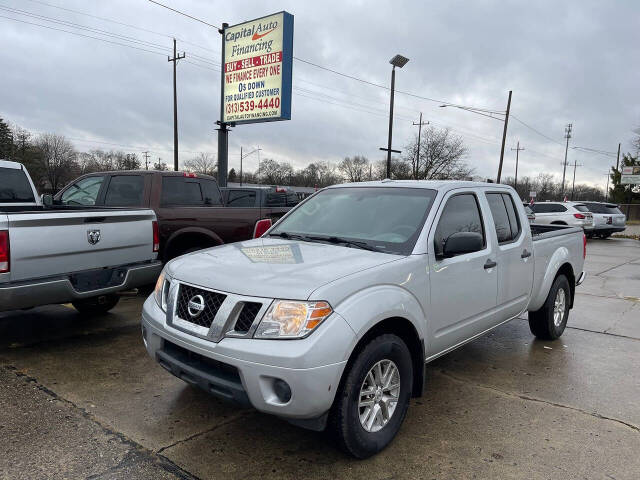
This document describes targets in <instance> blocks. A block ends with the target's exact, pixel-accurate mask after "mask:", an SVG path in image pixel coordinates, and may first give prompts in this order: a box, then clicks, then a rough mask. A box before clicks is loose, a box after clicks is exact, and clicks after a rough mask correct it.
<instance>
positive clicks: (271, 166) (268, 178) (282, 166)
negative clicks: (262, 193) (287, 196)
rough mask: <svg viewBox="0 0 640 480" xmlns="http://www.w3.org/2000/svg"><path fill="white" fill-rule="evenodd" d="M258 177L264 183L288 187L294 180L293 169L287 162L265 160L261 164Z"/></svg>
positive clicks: (257, 172) (257, 173)
mask: <svg viewBox="0 0 640 480" xmlns="http://www.w3.org/2000/svg"><path fill="white" fill-rule="evenodd" d="M256 175H257V176H258V177H259V178H260V181H261V182H262V183H268V184H271V185H276V184H281V185H282V184H284V185H287V184H290V183H291V182H292V180H293V167H292V166H291V164H290V163H287V162H278V161H276V160H273V159H271V158H265V159H264V160H262V162H260V168H259V169H258V170H257V171H256Z"/></svg>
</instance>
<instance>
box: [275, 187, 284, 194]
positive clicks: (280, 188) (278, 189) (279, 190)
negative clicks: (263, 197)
mask: <svg viewBox="0 0 640 480" xmlns="http://www.w3.org/2000/svg"><path fill="white" fill-rule="evenodd" d="M276 193H287V189H286V188H284V187H276Z"/></svg>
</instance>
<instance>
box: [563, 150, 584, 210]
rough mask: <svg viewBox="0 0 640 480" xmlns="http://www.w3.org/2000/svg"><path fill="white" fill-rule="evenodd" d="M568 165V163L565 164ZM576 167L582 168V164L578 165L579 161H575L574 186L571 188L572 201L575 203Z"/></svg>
mask: <svg viewBox="0 0 640 480" xmlns="http://www.w3.org/2000/svg"><path fill="white" fill-rule="evenodd" d="M565 163H566V162H565ZM576 167H582V164H581V163H580V164H579V163H578V161H577V160H574V161H573V185H572V186H571V201H572V202H573V193H574V191H575V189H576Z"/></svg>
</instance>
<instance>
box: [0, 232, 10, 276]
mask: <svg viewBox="0 0 640 480" xmlns="http://www.w3.org/2000/svg"><path fill="white" fill-rule="evenodd" d="M9 267H10V265H9V231H8V230H0V273H7V272H8V271H9Z"/></svg>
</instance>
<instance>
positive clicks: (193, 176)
mask: <svg viewBox="0 0 640 480" xmlns="http://www.w3.org/2000/svg"><path fill="white" fill-rule="evenodd" d="M182 176H183V177H187V178H198V174H197V173H193V172H182Z"/></svg>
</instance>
